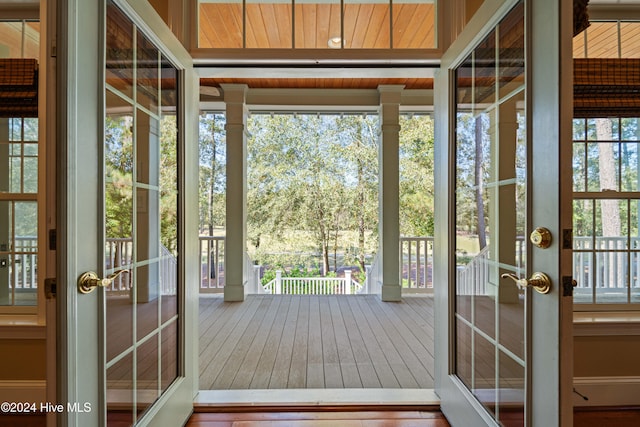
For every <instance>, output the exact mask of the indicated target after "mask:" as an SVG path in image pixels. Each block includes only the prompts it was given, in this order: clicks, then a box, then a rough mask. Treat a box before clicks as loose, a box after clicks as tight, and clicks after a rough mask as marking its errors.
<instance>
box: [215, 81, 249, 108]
mask: <svg viewBox="0 0 640 427" xmlns="http://www.w3.org/2000/svg"><path fill="white" fill-rule="evenodd" d="M220 88H221V89H222V94H223V96H224V102H227V103H229V102H234V103H237V102H239V103H244V102H245V101H246V99H247V92H249V86H247V85H246V84H237V83H221V84H220Z"/></svg>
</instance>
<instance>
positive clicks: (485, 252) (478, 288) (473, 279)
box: [456, 246, 490, 295]
mask: <svg viewBox="0 0 640 427" xmlns="http://www.w3.org/2000/svg"><path fill="white" fill-rule="evenodd" d="M489 254H490V252H489V246H487V247H485V248H484V249H482V250H481V251H480V253H478V255H476V256H475V257H474V258H473V259H472V260H471V262H469V264H467V265H464V266H458V267H457V269H456V273H457V280H456V294H457V295H484V294H485V293H486V286H487V283H488V282H489Z"/></svg>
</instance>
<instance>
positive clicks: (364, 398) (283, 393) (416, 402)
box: [193, 388, 440, 412]
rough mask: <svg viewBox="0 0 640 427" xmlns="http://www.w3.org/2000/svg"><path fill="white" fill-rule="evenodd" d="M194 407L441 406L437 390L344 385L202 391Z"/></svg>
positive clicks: (215, 409) (204, 409)
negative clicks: (346, 386)
mask: <svg viewBox="0 0 640 427" xmlns="http://www.w3.org/2000/svg"><path fill="white" fill-rule="evenodd" d="M193 407H194V410H195V411H196V412H219V411H225V412H229V411H238V410H242V411H248V410H260V411H265V410H270V409H273V410H276V409H277V410H279V411H282V410H292V411H303V410H304V411H323V410H327V409H328V408H337V409H338V410H344V411H347V410H359V411H361V410H367V409H371V410H373V409H375V410H378V411H379V410H384V409H385V408H389V409H392V410H421V411H431V410H439V409H440V398H439V397H438V396H437V395H436V393H435V391H434V390H433V389H390V388H377V389H374V388H368V389H362V388H340V389H334V388H332V389H326V388H324V389H273V390H272V389H268V390H266V389H262V390H200V392H199V393H198V394H197V396H196V398H195V400H194V402H193Z"/></svg>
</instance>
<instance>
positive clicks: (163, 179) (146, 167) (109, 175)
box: [104, 2, 181, 425]
mask: <svg viewBox="0 0 640 427" xmlns="http://www.w3.org/2000/svg"><path fill="white" fill-rule="evenodd" d="M107 13H108V15H109V17H108V19H107V25H108V26H109V25H117V26H118V28H116V29H108V30H107V34H119V35H120V36H121V37H120V38H117V37H115V38H111V39H110V38H109V37H108V38H107V44H108V49H111V51H112V54H113V55H115V56H117V55H116V53H117V52H118V51H119V50H120V49H123V50H127V49H128V50H132V52H131V54H130V55H129V53H127V54H126V55H125V56H126V58H128V59H127V61H128V60H129V59H131V58H134V59H135V64H136V66H135V67H134V68H135V84H131V82H132V81H133V80H131V79H130V78H131V77H133V76H132V75H130V74H128V71H126V70H124V69H122V68H123V67H119V66H115V65H113V66H112V69H111V70H110V71H109V67H110V62H109V60H107V69H108V70H107V73H106V88H105V100H106V115H105V147H104V154H105V168H104V170H105V184H104V187H105V203H104V212H105V218H104V219H105V234H106V239H105V268H104V272H105V275H109V274H112V275H114V274H119V275H118V276H117V278H116V279H114V281H113V283H112V285H110V286H109V287H107V288H106V289H105V290H104V291H105V296H106V298H105V299H106V312H105V325H106V326H105V328H106V331H105V332H106V353H107V367H106V368H107V396H108V405H107V406H108V414H107V420H108V423H109V424H112V423H113V425H117V424H118V423H119V422H121V421H122V422H124V423H125V424H126V425H129V424H132V423H135V422H137V421H138V420H139V419H140V418H141V417H143V416H144V413H145V412H146V411H147V410H148V409H149V408H150V407H151V406H152V405H153V404H154V402H155V401H156V400H157V399H158V397H159V396H160V395H161V393H162V392H163V391H164V390H166V389H167V387H168V386H169V384H170V383H171V382H172V381H173V380H175V379H176V378H177V377H178V375H180V365H179V360H178V356H177V355H178V354H180V352H179V342H180V332H179V328H178V326H179V325H180V324H181V322H180V318H179V314H178V300H179V298H180V282H179V276H178V272H179V268H178V259H179V258H178V256H179V242H180V238H179V235H178V230H179V229H180V227H179V225H178V221H179V217H178V207H179V198H180V193H179V179H178V177H179V173H178V164H179V158H178V157H179V150H178V147H179V144H178V134H179V129H178V123H179V120H178V117H179V115H178V114H179V108H178V99H179V90H178V82H179V73H178V70H177V69H176V67H175V66H173V65H172V64H171V62H170V61H168V60H167V59H166V58H165V57H164V56H162V54H161V53H160V50H159V49H158V48H157V47H156V46H155V45H154V44H153V43H152V42H151V40H150V39H149V38H147V37H146V36H145V35H144V34H143V33H142V31H141V30H139V29H137V28H136V27H135V25H134V24H133V23H132V22H131V21H130V20H128V18H126V17H125V16H124V15H123V14H122V12H121V11H119V10H118V9H117V8H116V7H115V5H114V4H113V3H112V2H109V6H108V8H107ZM125 29H126V31H125ZM125 36H126V37H125ZM118 41H120V42H121V43H122V44H121V45H118V44H117V42H118ZM108 57H109V55H108ZM116 63H118V62H117V61H116ZM123 76H124V77H123ZM127 77H128V78H127Z"/></svg>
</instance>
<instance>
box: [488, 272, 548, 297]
mask: <svg viewBox="0 0 640 427" xmlns="http://www.w3.org/2000/svg"><path fill="white" fill-rule="evenodd" d="M500 277H502V278H503V279H511V280H513V281H514V282H516V285H518V287H520V288H526V287H527V286H531V287H532V288H533V289H535V290H536V291H538V292H540V293H541V294H546V293H549V291H550V290H551V280H550V279H549V276H547V275H546V274H544V273H539V272H537V273H533V274H532V275H531V277H530V278H529V279H525V278H522V279H520V278H519V277H518V276H516V275H515V274H513V273H504V274H502V275H501V276H500Z"/></svg>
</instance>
